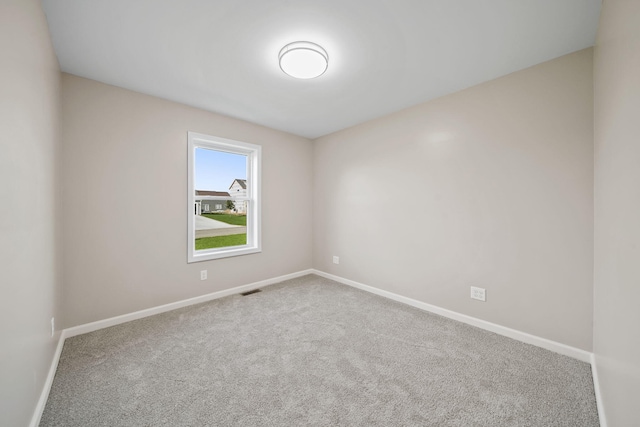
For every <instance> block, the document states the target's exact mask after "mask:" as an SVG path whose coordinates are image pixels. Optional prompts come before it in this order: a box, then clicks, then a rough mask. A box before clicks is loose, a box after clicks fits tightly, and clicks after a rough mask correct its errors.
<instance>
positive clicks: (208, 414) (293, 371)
mask: <svg viewBox="0 0 640 427" xmlns="http://www.w3.org/2000/svg"><path fill="white" fill-rule="evenodd" d="M41 425H42V426H83V427H87V426H308V425H310V426H439V427H443V426H465V427H467V426H579V427H588V426H597V425H598V416H597V412H596V403H595V397H594V391H593V385H592V378H591V370H590V367H589V365H588V364H586V363H583V362H579V361H577V360H574V359H571V358H568V357H565V356H561V355H558V354H555V353H552V352H549V351H546V350H543V349H540V348H537V347H534V346H531V345H527V344H523V343H520V342H518V341H514V340H511V339H509V338H505V337H502V336H499V335H496V334H493V333H490V332H486V331H483V330H480V329H477V328H474V327H471V326H468V325H465V324H462V323H458V322H455V321H452V320H449V319H445V318H442V317H439V316H436V315H432V314H429V313H426V312H423V311H420V310H417V309H415V308H412V307H408V306H405V305H402V304H399V303H395V302H392V301H389V300H386V299H383V298H381V297H377V296H375V295H371V294H368V293H366V292H363V291H359V290H356V289H352V288H350V287H347V286H344V285H341V284H337V283H335V282H332V281H329V280H326V279H323V278H320V277H318V276H305V277H302V278H299V279H295V280H290V281H287V282H283V283H281V284H277V285H273V286H269V287H266V288H264V289H263V292H261V293H256V294H252V295H249V296H245V297H243V296H239V295H238V296H231V297H227V298H223V299H219V300H216V301H212V302H209V303H205V304H200V305H197V306H192V307H188V308H184V309H180V310H175V311H172V312H169V313H164V314H160V315H157V316H153V317H149V318H146V319H141V320H137V321H134V322H130V323H127V324H123V325H119V326H114V327H112V328H108V329H103V330H100V331H96V332H92V333H90V334H86V335H82V336H78V337H74V338H70V339H68V340H67V342H66V343H65V346H64V350H63V352H62V357H61V360H60V364H59V367H58V372H57V374H56V377H55V380H54V383H53V387H52V390H51V394H50V396H49V400H48V402H47V406H46V408H45V411H44V415H43V418H42V422H41Z"/></svg>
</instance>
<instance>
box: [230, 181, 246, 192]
mask: <svg viewBox="0 0 640 427" xmlns="http://www.w3.org/2000/svg"><path fill="white" fill-rule="evenodd" d="M233 182H237V183H238V184H240V187H242V188H243V189H245V190H246V189H247V180H246V179H234V180H233ZM233 182H232V183H231V187H233ZM231 187H229V188H231Z"/></svg>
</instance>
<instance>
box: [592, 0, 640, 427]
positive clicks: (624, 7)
mask: <svg viewBox="0 0 640 427" xmlns="http://www.w3.org/2000/svg"><path fill="white" fill-rule="evenodd" d="M594 65H595V76H594V78H595V282H594V283H595V286H594V287H595V298H594V299H595V305H594V353H595V354H596V365H597V370H598V374H599V380H600V386H601V388H600V390H601V393H602V396H603V400H604V407H605V414H606V416H607V419H608V423H609V427H617V426H620V427H622V426H631V425H638V423H639V422H640V421H639V420H640V406H639V405H638V403H639V397H640V332H639V327H640V308H639V306H638V304H639V303H640V2H638V1H623V0H606V1H604V2H603V8H602V14H601V17H600V27H599V30H598V40H597V44H596V49H595V61H594Z"/></svg>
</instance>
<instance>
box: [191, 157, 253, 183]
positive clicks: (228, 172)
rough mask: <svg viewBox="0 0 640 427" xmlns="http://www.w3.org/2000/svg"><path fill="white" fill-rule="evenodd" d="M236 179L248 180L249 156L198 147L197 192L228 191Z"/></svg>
mask: <svg viewBox="0 0 640 427" xmlns="http://www.w3.org/2000/svg"><path fill="white" fill-rule="evenodd" d="M234 179H247V156H243V155H241V154H231V153H225V152H223V151H216V150H209V149H206V148H200V147H196V182H195V184H196V185H195V187H196V188H195V189H196V190H209V191H228V190H229V187H230V186H231V184H232V183H233V180H234Z"/></svg>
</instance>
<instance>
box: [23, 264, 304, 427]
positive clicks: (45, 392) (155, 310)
mask: <svg viewBox="0 0 640 427" xmlns="http://www.w3.org/2000/svg"><path fill="white" fill-rule="evenodd" d="M312 273H313V270H312V269H308V270H302V271H298V272H296V273H291V274H285V275H284V276H278V277H273V278H271V279H266V280H261V281H259V282H254V283H249V284H247V285H242V286H236V287H235V288H231V289H225V290H223V291H218V292H213V293H210V294H206V295H201V296H199V297H195V298H189V299H185V300H182V301H177V302H172V303H169V304H164V305H160V306H158V307H152V308H147V309H145V310H140V311H136V312H133V313H129V314H123V315H121V316H116V317H111V318H109V319H104V320H98V321H96V322H91V323H86V324H84V325H79V326H74V327H73V328H68V329H63V330H62V331H61V332H60V338H59V340H58V346H57V348H56V352H55V354H54V355H53V360H52V361H51V367H50V368H49V374H48V375H47V380H46V381H45V384H44V386H43V388H42V393H40V399H39V400H38V404H37V405H36V408H35V410H34V412H33V416H32V418H31V423H30V424H29V426H30V427H37V426H38V425H39V424H40V419H41V418H42V413H43V412H44V408H45V405H46V404H47V399H48V398H49V392H50V391H51V386H52V384H53V378H54V377H55V375H56V370H57V369H58V362H59V361H60V355H61V354H62V347H63V346H64V341H65V340H66V339H67V338H71V337H75V336H76V335H82V334H86V333H88V332H93V331H97V330H99V329H104V328H108V327H110V326H115V325H119V324H121V323H126V322H130V321H132V320H137V319H142V318H143V317H149V316H153V315H154V314H160V313H164V312H167V311H171V310H175V309H178V308H182V307H187V306H189V305H194V304H200V303H202V302H207V301H212V300H214V299H218V298H223V297H226V296H229V295H235V294H239V293H241V292H247V291H251V290H253V289H257V288H260V287H262V286H267V285H272V284H274V283H279V282H284V281H285V280H289V279H295V278H297V277H302V276H306V275H307V274H312Z"/></svg>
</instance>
